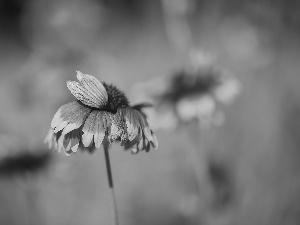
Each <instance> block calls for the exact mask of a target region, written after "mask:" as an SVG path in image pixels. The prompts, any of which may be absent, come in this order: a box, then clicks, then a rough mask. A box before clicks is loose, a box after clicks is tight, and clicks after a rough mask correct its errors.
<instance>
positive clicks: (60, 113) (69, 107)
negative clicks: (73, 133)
mask: <svg viewBox="0 0 300 225" xmlns="http://www.w3.org/2000/svg"><path fill="white" fill-rule="evenodd" d="M76 107H78V102H77V101H73V102H69V103H67V104H65V105H63V106H61V107H60V108H59V109H58V110H57V112H56V113H55V115H54V117H53V119H52V121H51V127H52V128H55V127H57V126H58V125H59V124H60V123H61V122H62V121H63V117H62V116H65V115H66V114H67V113H68V112H69V111H73V110H74V108H76Z"/></svg>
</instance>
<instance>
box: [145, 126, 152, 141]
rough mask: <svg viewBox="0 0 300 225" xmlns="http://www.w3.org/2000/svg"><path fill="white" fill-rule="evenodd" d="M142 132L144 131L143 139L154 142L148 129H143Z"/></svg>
mask: <svg viewBox="0 0 300 225" xmlns="http://www.w3.org/2000/svg"><path fill="white" fill-rule="evenodd" d="M143 131H144V134H145V137H146V138H147V139H148V141H151V142H154V139H153V137H152V134H151V130H150V128H149V127H145V128H144V130H143Z"/></svg>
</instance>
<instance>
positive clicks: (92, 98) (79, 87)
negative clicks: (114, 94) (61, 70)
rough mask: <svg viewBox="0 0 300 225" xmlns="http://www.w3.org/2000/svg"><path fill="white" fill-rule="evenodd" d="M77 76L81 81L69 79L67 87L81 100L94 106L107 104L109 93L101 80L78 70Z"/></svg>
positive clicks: (100, 106)
mask: <svg viewBox="0 0 300 225" xmlns="http://www.w3.org/2000/svg"><path fill="white" fill-rule="evenodd" d="M77 78H78V80H79V82H80V83H78V82H76V81H67V87H68V89H69V90H70V91H71V93H72V94H73V95H74V96H75V97H76V98H77V99H78V100H79V101H81V102H82V103H83V104H85V105H88V106H91V107H94V108H102V107H103V106H105V105H106V104H107V102H108V95H107V92H106V89H105V88H104V86H103V84H102V83H101V82H100V81H99V80H97V79H96V78H95V77H93V76H91V75H87V74H82V73H81V72H79V71H77Z"/></svg>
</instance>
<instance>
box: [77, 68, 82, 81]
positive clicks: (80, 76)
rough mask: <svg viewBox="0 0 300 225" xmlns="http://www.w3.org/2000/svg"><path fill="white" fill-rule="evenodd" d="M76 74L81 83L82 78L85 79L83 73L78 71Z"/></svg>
mask: <svg viewBox="0 0 300 225" xmlns="http://www.w3.org/2000/svg"><path fill="white" fill-rule="evenodd" d="M76 73H77V75H76V77H77V79H78V80H79V81H81V80H82V78H83V73H82V72H81V71H79V70H76Z"/></svg>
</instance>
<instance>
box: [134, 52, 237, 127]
mask: <svg viewBox="0 0 300 225" xmlns="http://www.w3.org/2000/svg"><path fill="white" fill-rule="evenodd" d="M141 89H143V91H145V90H146V93H147V92H148V96H150V98H152V100H153V103H154V104H155V105H156V108H155V109H149V110H148V112H149V122H150V124H151V125H153V127H154V128H156V129H160V128H163V129H165V128H167V129H168V128H175V127H176V124H178V123H180V122H190V121H192V120H194V119H196V120H199V121H200V122H202V123H203V124H205V125H208V126H210V125H211V124H212V123H213V124H215V125H219V124H221V123H222V122H223V120H224V115H223V113H222V112H221V111H220V110H218V108H217V105H218V104H223V105H228V104H231V103H232V102H233V101H234V99H235V98H236V96H237V95H238V94H239V93H240V91H241V84H240V82H239V81H237V80H236V79H235V78H234V77H233V76H230V75H229V73H228V72H227V71H225V70H224V69H223V68H219V67H217V66H216V60H214V59H213V58H212V56H211V55H209V54H207V53H205V52H194V53H193V54H191V57H190V59H189V64H188V65H187V66H186V67H184V68H183V69H181V70H179V71H177V72H176V73H174V74H173V75H172V76H171V77H168V78H154V79H153V80H150V81H149V82H147V83H142V84H138V85H137V86H136V87H135V91H136V92H140V90H141ZM135 95H137V94H135ZM139 96H140V97H141V95H139ZM148 96H145V94H144V96H142V97H143V98H144V99H143V100H145V99H147V97H148ZM148 98H149V97H148ZM151 121H153V124H152V123H151ZM174 124H175V125H174Z"/></svg>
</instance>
